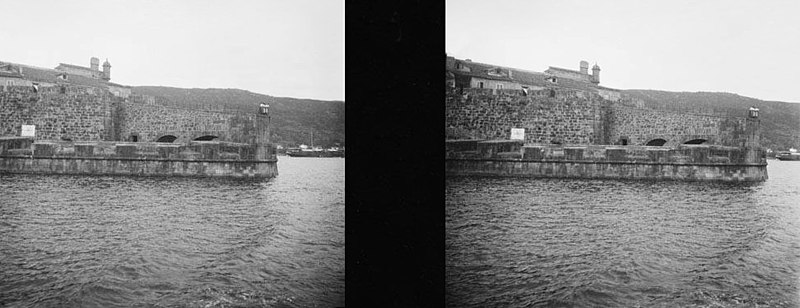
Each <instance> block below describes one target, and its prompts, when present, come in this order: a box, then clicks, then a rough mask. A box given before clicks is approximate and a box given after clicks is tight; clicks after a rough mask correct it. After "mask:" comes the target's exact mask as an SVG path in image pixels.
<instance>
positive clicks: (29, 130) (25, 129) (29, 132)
mask: <svg viewBox="0 0 800 308" xmlns="http://www.w3.org/2000/svg"><path fill="white" fill-rule="evenodd" d="M20 136H22V137H36V125H22V133H21V134H20Z"/></svg>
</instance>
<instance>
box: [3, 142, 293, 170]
mask: <svg viewBox="0 0 800 308" xmlns="http://www.w3.org/2000/svg"><path fill="white" fill-rule="evenodd" d="M0 173H41V174H89V175H138V176H210V177H215V176H220V177H241V178H265V177H274V176H276V175H277V174H278V169H277V157H276V155H275V149H274V147H272V146H271V145H269V146H265V145H251V144H241V143H230V142H215V141H194V142H189V143H186V144H174V143H154V142H153V143H119V142H65V141H35V142H34V140H33V139H32V138H25V137H11V138H9V137H5V138H0Z"/></svg>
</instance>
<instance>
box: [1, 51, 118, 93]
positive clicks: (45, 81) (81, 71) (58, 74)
mask: <svg viewBox="0 0 800 308" xmlns="http://www.w3.org/2000/svg"><path fill="white" fill-rule="evenodd" d="M98 62H99V61H98V60H97V58H92V59H91V61H90V64H91V67H81V66H77V65H72V64H65V63H60V64H59V65H58V66H57V67H56V68H55V69H49V68H41V67H36V66H30V65H24V64H17V63H10V62H0V85H2V86H7V85H8V86H33V85H37V86H62V85H64V86H67V85H68V86H79V87H88V88H97V89H103V90H108V91H110V92H111V93H113V94H114V95H117V96H121V97H128V96H130V94H131V87H129V86H125V85H120V84H116V83H112V82H110V81H109V80H110V74H111V71H110V66H111V65H110V64H109V63H108V60H106V63H105V65H104V70H103V71H102V72H101V71H99V70H97V69H96V68H97V67H98V66H99V65H98V64H99V63H98Z"/></svg>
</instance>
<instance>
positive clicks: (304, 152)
mask: <svg viewBox="0 0 800 308" xmlns="http://www.w3.org/2000/svg"><path fill="white" fill-rule="evenodd" d="M286 155H289V156H291V157H344V149H340V148H338V147H330V148H327V149H324V150H323V149H322V148H321V147H315V146H314V131H313V130H312V131H311V146H310V147H309V146H307V145H305V144H301V145H300V147H297V148H288V149H286Z"/></svg>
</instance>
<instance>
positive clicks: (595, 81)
mask: <svg viewBox="0 0 800 308" xmlns="http://www.w3.org/2000/svg"><path fill="white" fill-rule="evenodd" d="M446 65H447V72H448V75H447V76H446V78H447V84H448V85H449V86H450V87H458V88H484V89H504V90H505V89H517V90H522V89H526V90H543V89H548V88H567V89H574V90H581V91H591V92H597V93H598V94H600V95H601V96H603V97H605V98H607V99H611V100H618V99H619V91H618V90H616V89H611V88H606V87H600V86H599V83H600V67H599V66H597V65H596V64H595V65H594V67H593V68H592V74H591V75H590V74H589V72H588V71H589V63H588V62H586V61H581V62H580V71H575V70H570V69H565V68H559V67H552V66H551V67H549V68H548V69H547V70H546V71H544V72H533V71H528V70H521V69H516V68H508V67H502V66H497V65H491V64H485V63H479V62H473V61H472V60H470V59H465V60H460V59H456V58H454V57H447V61H446ZM450 74H452V77H451V76H450Z"/></svg>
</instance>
